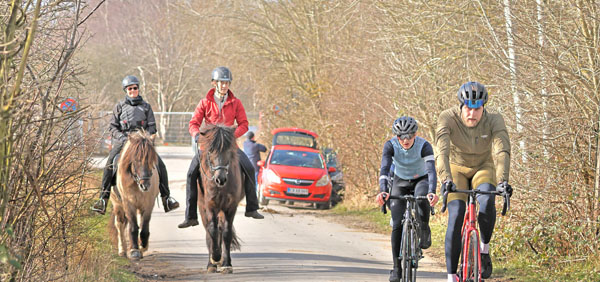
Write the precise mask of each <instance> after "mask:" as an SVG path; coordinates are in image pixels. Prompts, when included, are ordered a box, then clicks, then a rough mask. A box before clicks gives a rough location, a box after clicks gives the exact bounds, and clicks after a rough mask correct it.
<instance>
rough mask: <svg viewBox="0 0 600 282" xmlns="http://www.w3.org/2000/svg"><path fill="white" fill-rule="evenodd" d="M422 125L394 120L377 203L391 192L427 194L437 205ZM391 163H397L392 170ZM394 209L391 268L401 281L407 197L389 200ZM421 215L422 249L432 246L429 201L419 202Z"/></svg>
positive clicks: (429, 149)
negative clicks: (391, 176) (403, 223)
mask: <svg viewBox="0 0 600 282" xmlns="http://www.w3.org/2000/svg"><path fill="white" fill-rule="evenodd" d="M418 128H419V126H418V124H417V121H416V120H415V119H414V118H412V117H408V116H403V117H400V118H398V119H396V120H395V121H394V124H393V126H392V130H393V132H394V135H396V136H394V137H393V138H392V139H390V140H388V141H387V142H385V145H384V146H383V156H382V158H381V169H380V174H379V175H380V177H379V192H380V193H379V194H378V195H377V199H376V200H377V203H378V204H379V205H383V204H384V199H385V200H387V199H388V198H389V195H390V194H391V195H394V196H403V195H407V194H412V195H414V196H425V195H427V198H428V199H429V205H431V206H434V205H435V203H436V202H437V200H438V197H437V195H436V193H435V192H436V191H435V190H436V184H437V176H436V171H435V162H434V158H433V147H432V146H431V144H430V143H429V142H427V140H425V139H423V138H421V137H418V136H416V133H417V129H418ZM390 167H394V171H393V173H392V172H391V171H390ZM389 175H393V178H394V179H393V181H392V185H391V186H392V189H391V191H389V188H388V187H389V184H388V183H389ZM390 210H391V211H392V259H393V262H394V268H393V269H392V270H391V271H390V281H391V282H395V281H400V275H401V269H400V263H399V262H398V256H399V255H400V242H401V239H402V220H403V219H404V211H405V210H406V201H401V200H396V199H393V200H390ZM417 210H418V213H419V215H418V217H419V219H420V220H421V222H422V224H421V245H420V247H421V248H422V249H427V248H429V247H430V246H431V229H430V228H429V207H428V206H427V202H424V201H420V202H417Z"/></svg>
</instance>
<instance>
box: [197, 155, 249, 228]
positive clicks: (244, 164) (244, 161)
mask: <svg viewBox="0 0 600 282" xmlns="http://www.w3.org/2000/svg"><path fill="white" fill-rule="evenodd" d="M237 153H238V158H239V159H240V167H241V168H242V173H244V174H245V175H246V177H245V179H246V180H245V181H244V183H243V185H244V193H245V194H246V211H247V212H251V211H255V210H258V198H257V197H256V192H255V191H256V190H255V187H256V184H255V182H254V167H252V163H250V160H249V159H248V156H246V154H245V153H244V152H243V151H242V150H240V149H238V150H237ZM201 154H202V152H201V151H198V156H199V155H201ZM198 156H194V158H193V159H192V163H190V168H189V169H188V173H187V181H186V182H187V183H186V186H185V192H186V193H185V201H186V204H187V207H186V208H185V218H186V219H198V185H197V183H202V180H201V179H200V160H199V157H198Z"/></svg>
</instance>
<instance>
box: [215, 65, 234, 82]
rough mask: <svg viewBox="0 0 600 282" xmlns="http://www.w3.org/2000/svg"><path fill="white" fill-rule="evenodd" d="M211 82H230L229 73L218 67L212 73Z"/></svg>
mask: <svg viewBox="0 0 600 282" xmlns="http://www.w3.org/2000/svg"><path fill="white" fill-rule="evenodd" d="M211 78H212V80H213V81H214V80H216V81H231V80H233V78H232V77H231V71H229V69H228V68H226V67H218V68H216V69H214V70H213V71H212V77H211Z"/></svg>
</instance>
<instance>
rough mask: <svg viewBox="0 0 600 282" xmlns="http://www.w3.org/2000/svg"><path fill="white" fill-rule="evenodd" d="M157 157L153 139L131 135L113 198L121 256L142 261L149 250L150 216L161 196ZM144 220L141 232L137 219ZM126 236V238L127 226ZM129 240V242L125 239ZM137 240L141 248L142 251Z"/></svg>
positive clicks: (122, 154)
mask: <svg viewBox="0 0 600 282" xmlns="http://www.w3.org/2000/svg"><path fill="white" fill-rule="evenodd" d="M157 164H158V155H157V154H156V151H155V150H154V146H153V145H152V140H151V138H150V136H148V134H146V133H145V132H143V131H141V132H134V133H131V134H130V135H129V138H128V140H127V142H126V143H125V146H123V150H121V157H120V159H119V163H118V166H119V167H118V171H117V186H116V187H115V188H114V190H113V193H111V195H110V201H111V202H112V205H113V210H112V219H113V220H114V225H115V227H116V229H117V235H118V238H117V239H118V247H119V255H121V256H126V254H127V252H126V249H125V244H126V243H129V244H128V245H127V250H128V251H129V258H130V259H140V258H142V256H143V255H142V252H144V251H146V250H147V249H148V238H149V237H150V230H149V227H150V216H151V214H152V209H153V208H154V199H155V198H156V196H157V195H158V191H159V190H158V185H159V179H158V170H157ZM138 215H139V216H140V219H141V232H140V227H139V226H138V217H137V216H138ZM126 226H127V233H128V235H129V236H126V235H125V227H126ZM126 238H128V240H126ZM138 241H139V242H140V243H141V245H142V249H141V251H140V250H139V248H138V246H139V244H138Z"/></svg>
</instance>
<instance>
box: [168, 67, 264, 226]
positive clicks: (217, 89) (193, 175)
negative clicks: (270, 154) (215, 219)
mask: <svg viewBox="0 0 600 282" xmlns="http://www.w3.org/2000/svg"><path fill="white" fill-rule="evenodd" d="M231 80H232V77H231V71H229V69H228V68H226V67H218V68H215V69H214V70H213V71H212V79H211V83H212V85H213V88H211V89H210V90H209V91H208V93H207V94H206V97H205V98H204V99H202V100H200V103H198V106H197V107H196V110H195V112H194V115H193V116H192V119H191V120H190V123H189V132H190V134H191V135H192V136H193V137H194V140H195V141H196V143H198V138H199V136H200V126H201V125H202V122H203V121H204V122H206V123H209V124H218V123H221V124H225V125H227V126H233V124H234V122H236V123H237V128H236V129H235V133H234V134H235V137H236V138H238V137H240V136H242V135H244V134H245V133H246V131H248V120H247V118H246V110H245V109H244V106H243V105H242V102H241V101H240V100H239V99H238V98H236V97H235V96H234V95H233V92H231V90H229V86H230V85H231ZM237 153H238V157H239V160H240V166H241V168H242V172H243V173H245V174H246V181H245V182H244V192H245V193H246V213H245V214H244V215H245V216H246V217H252V218H256V219H263V218H264V216H263V215H261V214H260V213H258V211H257V210H258V198H257V197H256V192H254V191H255V186H256V184H254V167H253V166H252V164H251V163H250V160H248V157H247V156H246V154H245V153H244V152H243V151H242V150H240V149H239V148H238V151H237ZM199 157H200V153H199V154H198V155H197V157H194V158H193V159H192V163H191V164H190V168H189V169H188V173H187V183H186V184H187V185H186V203H187V208H186V210H185V220H184V221H183V222H182V223H180V224H179V225H178V227H179V228H187V227H190V226H195V225H198V204H197V202H198V186H197V183H202V182H201V181H200V173H199V171H198V170H199V169H200V165H199ZM200 187H201V188H202V186H200Z"/></svg>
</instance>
